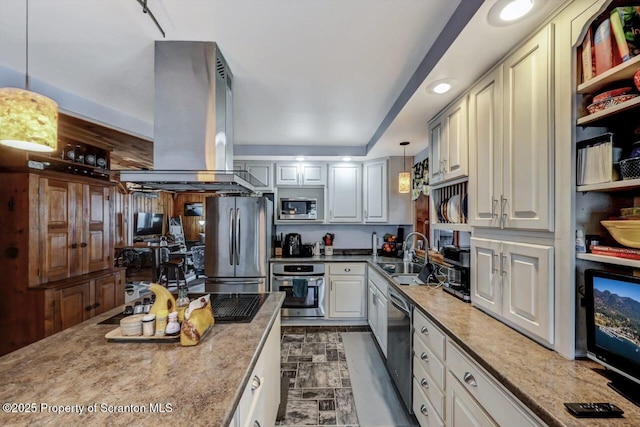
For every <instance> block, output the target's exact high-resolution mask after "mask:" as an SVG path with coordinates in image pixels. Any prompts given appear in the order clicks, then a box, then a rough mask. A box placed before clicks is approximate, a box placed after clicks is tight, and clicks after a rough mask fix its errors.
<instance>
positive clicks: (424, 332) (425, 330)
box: [420, 326, 429, 335]
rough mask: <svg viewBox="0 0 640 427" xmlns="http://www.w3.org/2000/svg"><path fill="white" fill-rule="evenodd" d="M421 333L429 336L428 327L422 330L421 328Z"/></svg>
mask: <svg viewBox="0 0 640 427" xmlns="http://www.w3.org/2000/svg"><path fill="white" fill-rule="evenodd" d="M420 332H421V333H423V334H425V335H429V330H428V329H427V327H426V326H423V327H422V328H420Z"/></svg>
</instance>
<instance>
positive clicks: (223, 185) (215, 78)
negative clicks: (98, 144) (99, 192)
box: [120, 41, 262, 193]
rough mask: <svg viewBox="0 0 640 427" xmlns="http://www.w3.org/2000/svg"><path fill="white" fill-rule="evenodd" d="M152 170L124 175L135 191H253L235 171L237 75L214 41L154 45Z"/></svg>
mask: <svg viewBox="0 0 640 427" xmlns="http://www.w3.org/2000/svg"><path fill="white" fill-rule="evenodd" d="M154 75H155V82H154V86H155V89H154V90H155V109H154V120H153V121H154V126H153V127H154V138H153V166H154V169H153V170H126V171H124V170H123V171H120V181H122V182H128V183H132V184H133V187H134V188H141V189H148V190H168V191H216V192H233V193H247V192H253V191H254V190H255V187H256V186H262V183H261V182H260V181H259V180H257V179H256V178H255V177H253V176H251V174H249V173H248V172H246V171H235V170H234V169H233V74H232V73H231V70H230V69H229V66H228V65H227V62H226V60H225V59H224V56H222V53H221V52H220V49H219V47H218V45H217V44H216V43H215V42H193V41H156V42H155V70H154Z"/></svg>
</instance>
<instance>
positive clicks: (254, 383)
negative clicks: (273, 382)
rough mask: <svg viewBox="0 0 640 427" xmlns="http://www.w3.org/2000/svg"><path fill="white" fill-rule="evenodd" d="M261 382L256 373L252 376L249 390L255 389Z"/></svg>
mask: <svg viewBox="0 0 640 427" xmlns="http://www.w3.org/2000/svg"><path fill="white" fill-rule="evenodd" d="M261 384H262V382H261V381H260V377H258V376H257V375H254V376H253V381H252V382H251V391H254V390H257V389H258V388H259V387H260V385H261Z"/></svg>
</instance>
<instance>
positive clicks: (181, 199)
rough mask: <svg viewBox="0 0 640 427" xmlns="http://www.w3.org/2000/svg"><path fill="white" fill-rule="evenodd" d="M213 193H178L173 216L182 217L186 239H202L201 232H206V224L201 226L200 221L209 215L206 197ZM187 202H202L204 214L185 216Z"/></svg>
mask: <svg viewBox="0 0 640 427" xmlns="http://www.w3.org/2000/svg"><path fill="white" fill-rule="evenodd" d="M211 195H212V194H207V193H180V194H178V195H177V197H176V199H175V203H174V205H173V216H181V217H182V228H184V238H185V239H186V240H198V239H200V234H199V233H204V226H202V227H201V226H200V223H199V221H201V220H204V219H205V218H206V216H207V214H206V212H205V210H206V206H207V203H206V201H205V199H206V198H207V197H209V196H211ZM185 203H202V211H203V212H202V216H185V215H184V204H185Z"/></svg>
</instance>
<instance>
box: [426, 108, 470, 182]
mask: <svg viewBox="0 0 640 427" xmlns="http://www.w3.org/2000/svg"><path fill="white" fill-rule="evenodd" d="M467 120H468V115H467V97H466V96H465V97H463V98H462V99H460V100H459V101H457V102H456V103H454V104H453V105H451V106H450V107H449V108H447V109H446V110H445V111H444V112H443V113H442V114H441V115H439V116H438V117H436V118H435V119H434V120H433V121H432V122H431V123H430V124H429V146H430V147H431V148H430V150H431V159H432V161H431V167H430V170H429V174H430V181H429V182H430V183H431V185H433V184H437V183H439V182H445V181H450V180H452V179H456V178H460V177H464V176H467V175H468V165H467V164H468V155H469V153H468V144H469V142H468V122H467Z"/></svg>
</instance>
